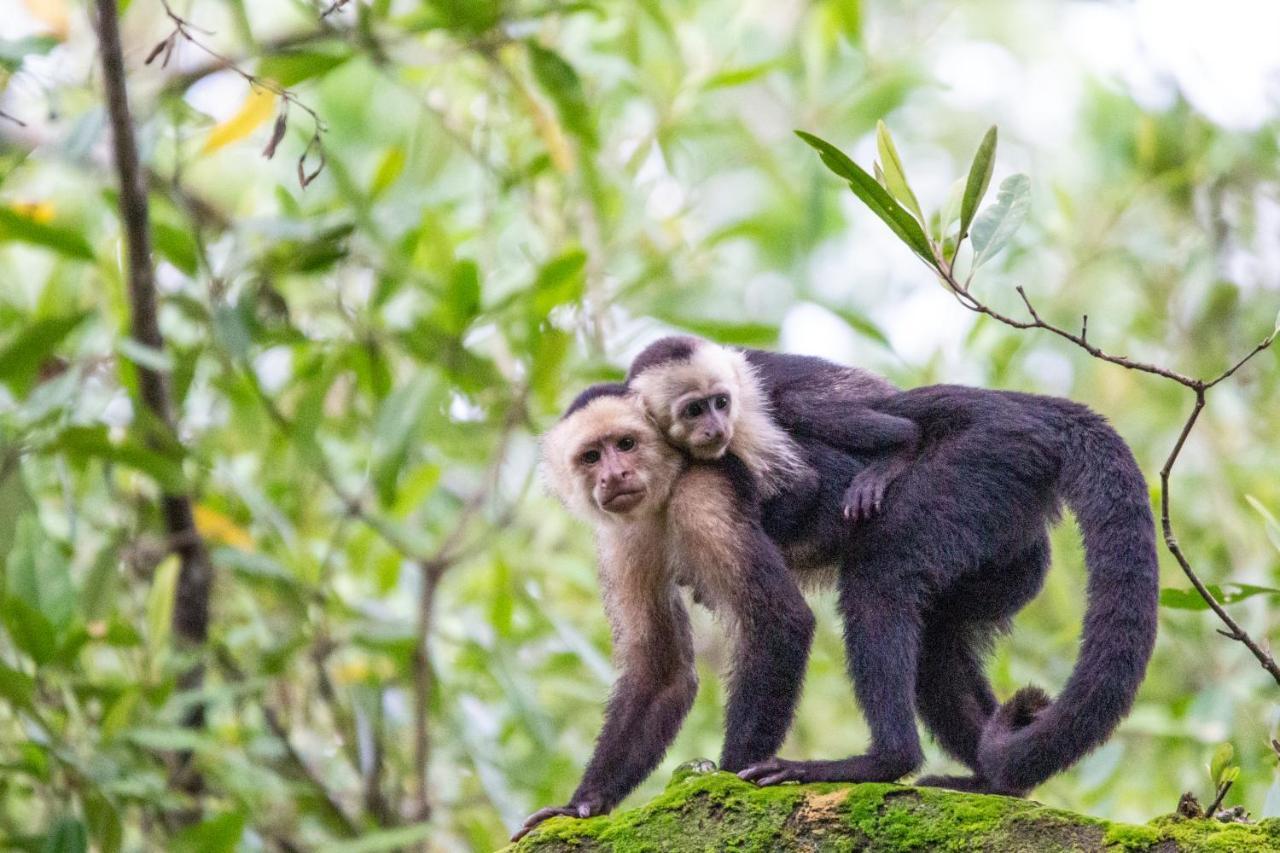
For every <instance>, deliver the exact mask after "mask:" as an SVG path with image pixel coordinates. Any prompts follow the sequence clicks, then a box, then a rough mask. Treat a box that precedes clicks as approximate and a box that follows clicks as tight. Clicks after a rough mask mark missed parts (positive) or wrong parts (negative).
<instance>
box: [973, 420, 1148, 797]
mask: <svg viewBox="0 0 1280 853" xmlns="http://www.w3.org/2000/svg"><path fill="white" fill-rule="evenodd" d="M1060 412H1061V415H1062V416H1063V418H1064V420H1063V421H1059V422H1057V423H1055V424H1054V426H1055V427H1060V428H1061V432H1060V434H1061V435H1063V436H1064V442H1063V447H1062V469H1061V474H1060V478H1059V486H1058V488H1059V494H1060V495H1062V497H1063V498H1064V500H1065V502H1066V504H1067V506H1068V507H1070V509H1071V511H1072V512H1073V513H1074V514H1075V517H1076V520H1077V522H1078V523H1079V526H1080V530H1081V533H1082V534H1083V539H1084V550H1085V566H1086V568H1087V570H1088V605H1087V607H1086V610H1085V617H1084V630H1083V635H1082V639H1081V644H1080V655H1079V658H1078V659H1077V660H1076V665H1075V669H1074V670H1073V671H1072V673H1071V677H1070V678H1069V679H1068V680H1067V683H1066V686H1065V687H1063V689H1062V692H1061V693H1059V694H1058V697H1057V698H1056V699H1054V700H1053V701H1052V702H1050V701H1049V699H1048V697H1047V696H1045V694H1044V693H1043V692H1041V691H1039V690H1038V689H1036V688H1024V689H1023V690H1020V691H1018V693H1016V694H1015V695H1014V696H1013V698H1011V699H1010V700H1009V701H1008V702H1006V703H1005V704H1004V705H1003V706H1001V708H999V709H998V710H997V711H996V713H995V714H994V715H993V716H992V718H991V719H990V721H989V722H988V723H987V726H986V729H985V730H984V732H983V735H982V740H981V744H980V746H979V749H978V764H979V767H980V768H981V769H982V771H983V775H984V776H985V777H986V780H987V781H988V782H989V783H990V785H991V787H992V789H994V790H997V791H1001V792H1005V793H1013V794H1025V793H1026V792H1027V791H1029V790H1031V789H1032V788H1033V787H1035V786H1036V785H1038V784H1040V783H1041V782H1043V781H1044V780H1046V779H1048V778H1049V777H1050V776H1052V775H1053V774H1055V773H1057V772H1059V771H1061V770H1064V769H1066V768H1067V767H1069V766H1070V765H1072V764H1074V763H1075V762H1076V761H1078V760H1079V759H1080V758H1082V757H1083V756H1084V755H1085V754H1086V753H1088V752H1089V751H1090V750H1092V749H1094V748H1095V747H1097V746H1099V745H1100V744H1102V743H1103V742H1104V741H1105V740H1106V739H1107V737H1108V736H1109V735H1110V734H1111V732H1112V730H1114V729H1115V727H1116V726H1117V725H1118V724H1119V722H1120V720H1121V719H1123V717H1124V716H1125V714H1127V713H1128V712H1129V708H1130V706H1131V705H1132V704H1133V697H1134V695H1135V694H1136V693H1137V692H1138V686H1139V685H1140V684H1141V682H1142V677H1143V675H1144V674H1145V672H1146V669H1147V661H1148V660H1149V659H1150V658H1151V651H1152V647H1153V646H1154V644H1155V636H1156V619H1157V614H1156V609H1157V598H1158V595H1159V573H1158V566H1157V562H1156V544H1155V523H1154V521H1153V519H1152V517H1151V506H1150V500H1149V497H1148V493H1147V486H1146V482H1145V481H1144V480H1143V477H1142V472H1141V470H1139V468H1138V464H1137V462H1136V461H1135V460H1134V458H1133V453H1132V452H1131V451H1130V449H1129V447H1128V445H1127V444H1125V442H1124V439H1122V438H1121V437H1120V436H1119V435H1118V434H1117V433H1116V432H1115V430H1114V429H1112V428H1111V427H1110V425H1108V424H1107V423H1106V421H1105V420H1103V418H1102V417H1101V416H1100V415H1097V414H1095V413H1094V412H1092V411H1090V410H1088V409H1086V408H1084V407H1083V406H1077V405H1075V404H1067V406H1064V407H1063V409H1061V410H1060ZM1054 420H1055V421H1056V420H1057V418H1055V419H1054Z"/></svg>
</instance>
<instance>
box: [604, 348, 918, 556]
mask: <svg viewBox="0 0 1280 853" xmlns="http://www.w3.org/2000/svg"><path fill="white" fill-rule="evenodd" d="M627 384H628V385H629V386H630V387H631V388H634V389H635V391H636V392H637V393H638V394H639V395H640V398H641V399H642V400H643V401H644V404H645V409H646V411H647V412H648V413H649V416H650V417H651V418H652V419H653V420H654V422H655V423H656V424H657V425H658V428H659V429H660V430H661V431H662V432H663V433H664V434H665V435H666V436H667V439H668V440H669V441H671V443H672V444H674V445H676V446H677V447H679V448H682V449H684V450H687V451H688V452H689V454H690V455H692V456H693V457H694V458H695V459H703V460H709V459H719V458H721V457H723V456H724V455H725V454H726V453H728V454H732V455H733V456H736V457H737V458H738V459H740V460H742V462H743V463H744V464H745V465H746V466H747V468H748V469H749V470H750V471H751V473H752V474H753V475H754V476H755V478H756V482H757V484H758V485H759V488H760V491H761V494H762V496H763V497H764V498H765V499H766V500H767V499H769V498H772V497H775V496H776V495H777V494H778V493H780V492H782V491H786V492H787V496H788V497H787V501H786V506H785V507H784V506H782V505H779V504H775V505H771V507H770V509H771V510H785V511H786V518H785V519H782V518H779V517H776V516H775V514H774V513H773V512H770V513H767V515H768V516H769V517H770V518H771V519H772V521H773V524H772V526H773V527H775V528H778V529H779V531H778V532H781V531H782V530H785V529H786V528H787V527H788V526H789V523H790V522H791V521H792V520H793V518H797V517H802V516H803V515H804V514H803V513H802V512H800V513H799V515H797V512H798V511H799V510H802V509H803V508H804V507H806V506H807V505H808V504H809V503H811V502H812V500H813V498H814V497H815V495H816V494H817V490H818V489H819V488H821V487H822V485H823V483H821V482H820V479H821V478H820V476H819V473H818V472H816V471H815V470H814V468H813V466H812V465H811V464H809V462H808V461H807V460H806V452H805V450H806V448H808V447H812V442H818V443H822V444H827V445H830V446H832V447H834V448H837V449H838V450H840V451H843V452H845V453H853V454H878V456H877V458H876V459H874V460H873V461H872V462H871V464H869V465H867V466H866V467H865V468H863V469H862V470H860V471H859V473H858V474H857V476H855V477H854V478H853V481H852V482H850V483H848V489H847V491H845V493H844V507H843V513H844V516H845V518H846V519H848V520H849V521H859V520H863V519H867V518H870V517H871V516H873V515H874V514H875V513H877V512H879V511H880V506H881V503H882V501H883V499H884V492H885V488H886V487H887V486H888V484H889V483H891V482H892V481H893V479H894V478H895V477H897V476H898V475H899V474H900V473H901V471H902V469H903V467H904V466H905V464H906V461H907V460H908V459H909V458H910V456H911V453H912V451H913V450H914V449H915V448H916V446H917V445H918V444H919V441H920V428H919V427H918V426H917V425H916V424H915V423H914V422H913V421H911V420H910V419H907V418H902V417H896V416H894V415H890V414H886V413H884V412H881V411H877V410H876V409H875V408H873V406H874V405H875V404H876V403H878V402H879V401H882V400H884V399H887V398H888V397H890V396H892V395H893V394H896V393H897V389H896V388H894V387H893V385H891V384H890V383H889V382H888V381H886V380H885V379H882V378H881V377H879V376H876V375H875V374H873V373H869V372H867V371H865V370H859V369H858V368H853V367H843V366H840V365H836V364H833V363H831V362H829V361H825V360H823V359H819V358H812V357H809V356H796V355H781V354H778V353H771V352H766V351H764V350H750V349H746V350H738V349H731V348H729V347H722V346H719V345H717V344H713V343H710V342H709V341H703V340H700V339H698V338H693V337H668V338H662V339H661V340H658V341H656V342H655V343H653V344H650V345H649V346H648V347H647V348H645V350H644V351H643V352H641V353H640V355H638V356H637V357H636V359H635V360H634V361H633V362H632V364H631V370H630V372H629V373H628V376H627ZM824 473H825V472H824ZM783 521H785V522H786V523H779V522H783Z"/></svg>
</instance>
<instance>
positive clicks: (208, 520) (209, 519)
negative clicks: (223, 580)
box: [195, 504, 253, 551]
mask: <svg viewBox="0 0 1280 853" xmlns="http://www.w3.org/2000/svg"><path fill="white" fill-rule="evenodd" d="M195 516H196V529H197V530H199V531H200V533H201V534H202V535H203V536H204V537H205V538H207V539H214V540H217V541H218V542H221V543H222V544H223V545H230V546H231V547H233V548H239V549H241V550H242V551H252V550H253V537H252V536H250V535H249V532H248V531H247V530H245V529H244V528H243V527H241V526H240V525H238V524H236V523H235V522H234V521H232V520H231V518H230V517H228V516H226V515H224V514H223V513H221V512H218V511H217V510H216V509H213V508H212V507H208V506H205V505H204V504H196V508H195Z"/></svg>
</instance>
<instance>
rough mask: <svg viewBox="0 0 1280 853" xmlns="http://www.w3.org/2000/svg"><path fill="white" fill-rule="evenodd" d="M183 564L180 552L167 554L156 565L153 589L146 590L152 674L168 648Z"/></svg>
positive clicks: (148, 645) (148, 648)
mask: <svg viewBox="0 0 1280 853" xmlns="http://www.w3.org/2000/svg"><path fill="white" fill-rule="evenodd" d="M180 568H181V564H180V563H179V562H178V555H177V554H170V555H169V556H168V557H165V558H164V559H163V560H161V561H160V565H158V566H156V571H155V576H154V577H153V578H152V579H151V589H150V590H148V591H147V657H148V659H149V660H150V661H151V663H152V673H153V674H155V673H157V672H158V671H159V669H158V667H159V662H160V661H161V660H162V658H163V657H164V656H165V654H166V653H167V652H168V648H169V637H170V636H171V634H172V632H173V625H172V623H173V600H174V596H175V594H176V593H177V591H178V572H179V569H180Z"/></svg>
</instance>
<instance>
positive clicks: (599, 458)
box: [544, 397, 680, 519]
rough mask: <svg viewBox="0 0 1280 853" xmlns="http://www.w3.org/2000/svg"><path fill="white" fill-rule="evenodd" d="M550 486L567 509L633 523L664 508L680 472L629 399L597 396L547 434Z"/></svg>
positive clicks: (671, 452)
mask: <svg viewBox="0 0 1280 853" xmlns="http://www.w3.org/2000/svg"><path fill="white" fill-rule="evenodd" d="M544 457H545V459H546V462H547V465H548V468H549V469H550V474H551V478H552V480H551V486H552V488H553V490H554V491H555V492H556V493H557V494H558V495H559V496H560V498H561V500H563V501H564V503H565V504H566V505H567V506H569V508H570V509H573V510H575V511H577V512H578V513H579V514H580V515H584V516H589V517H594V518H604V519H610V518H634V517H636V516H638V515H644V514H647V513H652V512H656V511H658V510H660V509H662V508H663V507H665V506H666V500H667V497H668V495H669V493H670V491H671V484H672V483H673V482H674V481H675V478H676V475H677V474H678V472H679V468H680V462H679V456H678V454H677V453H676V452H675V451H674V450H672V449H671V448H670V447H669V446H668V445H667V443H666V442H665V441H663V439H662V436H661V435H660V434H659V433H658V431H657V430H656V429H655V428H654V426H653V424H651V423H650V422H649V421H648V419H647V418H645V417H644V416H643V412H642V411H641V409H640V406H639V402H638V401H637V400H636V399H634V398H632V397H601V398H597V399H596V400H593V401H592V402H591V403H589V404H587V406H585V407H584V408H583V409H581V410H579V411H577V412H575V413H574V414H572V415H570V416H569V417H568V418H566V419H565V420H563V421H561V422H560V423H559V424H557V425H556V427H555V428H554V429H553V430H552V431H551V432H550V433H548V435H547V438H546V441H545V444H544Z"/></svg>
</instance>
